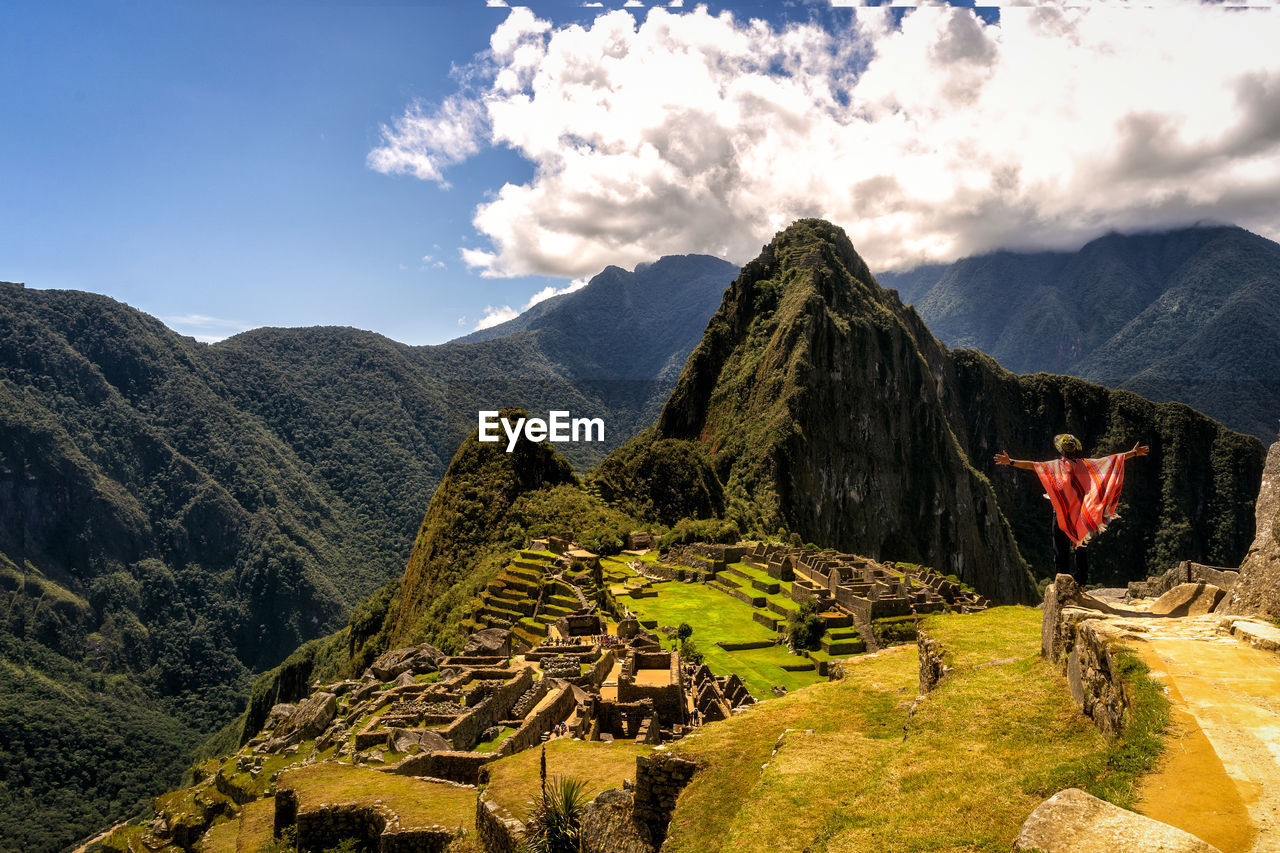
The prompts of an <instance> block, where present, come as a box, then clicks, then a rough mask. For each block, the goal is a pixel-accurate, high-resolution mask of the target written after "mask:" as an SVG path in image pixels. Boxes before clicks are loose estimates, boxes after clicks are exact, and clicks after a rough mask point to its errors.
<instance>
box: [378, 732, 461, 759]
mask: <svg viewBox="0 0 1280 853" xmlns="http://www.w3.org/2000/svg"><path fill="white" fill-rule="evenodd" d="M387 748H388V749H390V750H391V751H392V752H399V753H405V754H407V753H411V752H447V751H449V750H451V749H453V745H452V744H450V743H449V742H448V741H447V740H445V739H444V738H443V737H442V736H441V735H440V733H439V732H433V731H428V730H426V729H391V731H390V732H388V733H387Z"/></svg>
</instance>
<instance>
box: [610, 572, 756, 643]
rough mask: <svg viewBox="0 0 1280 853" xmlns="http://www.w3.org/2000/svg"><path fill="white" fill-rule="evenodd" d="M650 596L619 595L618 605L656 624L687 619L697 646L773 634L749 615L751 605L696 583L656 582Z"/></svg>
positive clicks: (676, 622) (754, 638)
mask: <svg viewBox="0 0 1280 853" xmlns="http://www.w3.org/2000/svg"><path fill="white" fill-rule="evenodd" d="M651 589H652V590H653V591H654V592H656V593H657V596H656V597H654V598H634V599H633V598H630V597H627V596H623V597H622V598H620V599H619V600H618V603H619V604H623V605H625V606H627V607H630V608H631V609H632V610H633V611H635V613H636V614H638V615H639V616H640V617H641V618H642V619H657V620H658V627H662V626H664V625H672V626H675V625H679V624H680V623H681V622H688V623H689V624H690V625H692V626H693V636H694V639H696V640H697V641H698V646H699V648H701V647H703V646H708V645H710V644H712V643H716V642H720V641H725V642H733V643H741V642H747V641H751V640H772V639H773V638H774V637H775V636H776V635H775V634H774V632H773V631H770V630H769V629H768V628H766V627H765V626H763V625H761V624H760V623H758V622H756V621H755V620H753V619H752V618H751V613H752V607H751V606H750V605H748V604H745V603H744V602H741V601H739V600H738V599H736V598H733V597H731V596H728V595H725V594H724V593H723V592H720V591H719V590H717V589H712V588H711V587H709V586H706V585H704V584H700V583H675V582H671V583H659V584H654V585H653V586H652V587H651Z"/></svg>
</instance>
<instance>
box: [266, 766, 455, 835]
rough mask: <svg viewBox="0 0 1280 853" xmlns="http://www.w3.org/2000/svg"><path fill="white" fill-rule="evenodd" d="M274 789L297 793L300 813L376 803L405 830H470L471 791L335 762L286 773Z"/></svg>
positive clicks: (282, 774) (281, 776)
mask: <svg viewBox="0 0 1280 853" xmlns="http://www.w3.org/2000/svg"><path fill="white" fill-rule="evenodd" d="M277 787H278V788H292V789H293V790H294V791H296V792H297V795H298V810H299V811H300V812H305V811H308V810H310V809H314V808H316V807H317V806H319V805H321V804H323V803H335V804H336V803H351V804H355V805H373V803H374V802H375V801H376V800H381V801H382V804H383V805H384V806H386V807H387V808H388V809H390V810H391V811H393V812H395V813H396V814H397V815H399V817H400V823H401V825H402V826H403V827H404V828H405V829H412V828H414V827H426V826H434V825H441V826H447V827H460V828H465V829H474V828H475V820H476V792H475V791H474V790H473V789H471V788H462V787H458V786H455V785H446V784H444V783H441V782H427V781H425V780H422V779H415V778H413V777H411V776H396V775H394V774H391V773H379V772H378V771H377V770H369V769H367V768H365V767H352V766H351V765H349V764H338V763H336V762H325V763H323V764H313V765H311V766H309V767H301V768H298V769H294V770H286V771H284V772H283V773H281V774H280V779H279V782H278V784H277Z"/></svg>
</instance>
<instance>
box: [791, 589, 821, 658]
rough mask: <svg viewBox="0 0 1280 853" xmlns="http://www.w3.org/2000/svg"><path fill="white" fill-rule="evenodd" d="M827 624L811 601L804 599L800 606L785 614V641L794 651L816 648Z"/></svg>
mask: <svg viewBox="0 0 1280 853" xmlns="http://www.w3.org/2000/svg"><path fill="white" fill-rule="evenodd" d="M826 630H827V626H826V623H825V622H823V621H822V620H821V619H820V618H819V617H818V614H817V613H816V612H815V607H814V605H813V602H812V601H805V602H802V603H801V604H800V608H799V609H798V610H796V611H795V612H794V613H792V614H790V615H789V616H787V643H788V644H789V645H790V646H791V648H793V649H795V650H796V651H800V650H801V649H816V648H818V645H819V643H820V641H821V640H822V635H823V634H824V633H826Z"/></svg>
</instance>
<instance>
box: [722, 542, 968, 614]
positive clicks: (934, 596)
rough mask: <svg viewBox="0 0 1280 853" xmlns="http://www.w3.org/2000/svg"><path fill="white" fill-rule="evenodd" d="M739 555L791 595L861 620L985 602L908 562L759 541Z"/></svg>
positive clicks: (959, 608)
mask: <svg viewBox="0 0 1280 853" xmlns="http://www.w3.org/2000/svg"><path fill="white" fill-rule="evenodd" d="M742 561H743V562H744V563H746V564H747V565H749V566H752V567H754V568H757V569H761V570H763V571H765V572H767V573H768V575H769V577H771V578H776V579H778V580H782V581H792V586H791V597H792V598H793V599H795V600H796V601H798V602H805V601H811V602H813V603H814V605H815V606H816V608H817V609H818V610H819V611H824V610H832V609H835V610H839V611H842V612H844V613H847V614H849V615H850V616H852V617H854V619H855V621H861V622H863V623H870V622H871V621H872V620H874V619H884V618H888V617H893V616H909V615H912V614H914V613H936V612H939V611H955V612H959V613H971V612H974V611H978V610H985V609H986V608H987V607H989V606H990V602H989V601H987V599H985V598H983V597H982V596H980V595H977V594H976V593H972V592H969V591H967V590H965V589H964V588H963V587H962V586H961V585H960V584H958V583H956V582H954V581H950V580H947V579H946V578H944V577H943V576H942V575H940V574H938V573H937V572H935V571H933V570H932V569H929V568H927V567H924V566H915V565H911V564H908V563H879V562H877V561H875V560H872V559H870V558H868V557H860V556H858V555H856V554H843V553H840V552H838V551H832V550H826V551H811V550H808V549H806V548H788V547H783V546H778V545H767V544H764V543H759V544H757V545H755V546H753V547H751V548H750V549H749V550H747V551H746V553H745V554H744V555H743V557H742Z"/></svg>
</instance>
